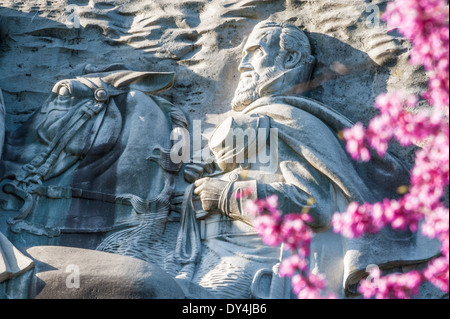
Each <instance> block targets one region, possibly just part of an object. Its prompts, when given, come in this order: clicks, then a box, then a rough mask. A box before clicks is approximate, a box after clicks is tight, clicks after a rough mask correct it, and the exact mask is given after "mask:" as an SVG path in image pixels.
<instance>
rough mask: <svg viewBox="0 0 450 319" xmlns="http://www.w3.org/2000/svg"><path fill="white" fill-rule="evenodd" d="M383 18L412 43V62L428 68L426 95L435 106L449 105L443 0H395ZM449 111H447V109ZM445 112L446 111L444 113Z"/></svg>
mask: <svg viewBox="0 0 450 319" xmlns="http://www.w3.org/2000/svg"><path fill="white" fill-rule="evenodd" d="M383 18H384V19H385V20H386V21H387V24H388V26H389V27H391V28H397V29H398V30H399V32H400V33H402V34H403V35H404V36H405V37H406V38H407V39H409V40H410V41H411V43H412V50H411V63H413V64H415V65H423V66H424V67H425V70H427V71H429V77H430V81H429V91H428V92H427V93H426V97H427V98H429V101H430V104H431V105H434V106H435V107H438V108H445V107H447V108H448V105H449V95H448V91H449V81H448V79H449V55H448V48H449V28H448V18H449V11H448V6H447V1H446V0H396V1H394V2H391V3H389V4H388V6H387V8H386V12H385V13H384V16H383ZM447 112H448V110H447ZM447 114H448V113H447Z"/></svg>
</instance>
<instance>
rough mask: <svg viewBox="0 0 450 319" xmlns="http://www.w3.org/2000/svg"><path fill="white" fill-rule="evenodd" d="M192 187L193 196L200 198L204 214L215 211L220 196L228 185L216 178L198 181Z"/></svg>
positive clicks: (217, 207)
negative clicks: (193, 187)
mask: <svg viewBox="0 0 450 319" xmlns="http://www.w3.org/2000/svg"><path fill="white" fill-rule="evenodd" d="M194 185H195V189H194V194H196V195H199V196H200V200H201V202H202V208H203V210H204V211H206V212H211V211H217V210H218V209H219V199H220V195H221V194H222V191H223V190H224V188H225V187H226V186H227V185H228V183H227V182H225V181H223V180H221V179H218V178H211V177H206V178H202V179H199V180H198V181H196V182H195V183H194Z"/></svg>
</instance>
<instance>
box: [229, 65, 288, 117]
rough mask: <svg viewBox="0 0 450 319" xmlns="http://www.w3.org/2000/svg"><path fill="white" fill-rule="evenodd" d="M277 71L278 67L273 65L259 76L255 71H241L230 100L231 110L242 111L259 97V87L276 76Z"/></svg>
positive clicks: (260, 93)
mask: <svg viewBox="0 0 450 319" xmlns="http://www.w3.org/2000/svg"><path fill="white" fill-rule="evenodd" d="M279 71H280V70H279V68H277V67H274V68H270V69H268V70H267V71H266V72H264V74H263V75H261V76H260V75H259V74H258V73H256V72H255V71H246V72H244V73H242V74H241V77H240V79H239V84H238V86H237V88H236V91H235V93H234V97H233V100H232V101H231V107H232V108H233V110H234V111H238V112H239V111H242V110H243V109H245V107H247V106H248V105H250V104H251V103H253V102H254V101H256V100H257V99H258V98H260V97H261V95H262V94H263V92H260V89H261V88H262V87H264V86H265V85H266V84H267V83H269V82H270V81H271V80H273V79H274V78H276V76H275V75H276V74H277V73H278V72H279Z"/></svg>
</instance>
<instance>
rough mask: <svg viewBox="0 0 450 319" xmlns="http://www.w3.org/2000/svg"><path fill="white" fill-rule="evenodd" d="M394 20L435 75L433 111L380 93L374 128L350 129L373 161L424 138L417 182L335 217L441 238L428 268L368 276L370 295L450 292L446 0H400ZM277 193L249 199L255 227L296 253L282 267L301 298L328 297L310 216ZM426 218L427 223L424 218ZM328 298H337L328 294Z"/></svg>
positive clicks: (338, 222) (417, 60)
mask: <svg viewBox="0 0 450 319" xmlns="http://www.w3.org/2000/svg"><path fill="white" fill-rule="evenodd" d="M383 17H384V19H385V20H387V23H388V26H390V27H391V28H397V29H398V30H399V32H400V33H402V34H403V35H404V36H405V37H406V38H407V39H409V40H410V41H411V44H412V50H411V59H410V62H411V63H412V64H414V65H423V66H424V68H425V70H426V71H427V73H428V75H429V85H428V91H427V92H425V94H424V95H423V97H424V98H425V99H427V100H428V102H429V104H430V105H431V106H432V108H431V109H423V110H416V112H414V113H412V112H408V111H407V109H408V108H409V109H414V108H416V107H417V103H418V98H417V97H415V96H405V95H403V94H401V93H390V94H383V95H380V96H379V97H378V98H377V99H376V103H375V107H376V108H378V110H379V113H380V114H379V116H377V117H375V118H373V119H372V120H371V121H370V123H369V125H368V128H367V129H366V128H364V126H363V125H362V124H361V123H357V124H356V125H354V126H353V127H352V128H349V129H346V130H344V131H343V138H344V140H345V141H346V142H347V145H346V147H347V151H348V152H349V154H351V156H352V158H353V159H355V160H362V161H369V160H370V159H371V158H372V156H373V153H371V149H373V150H375V151H376V152H377V153H378V155H379V156H384V155H385V154H386V152H387V150H388V146H389V143H390V142H391V141H392V140H393V139H396V140H397V141H399V143H400V144H401V145H403V146H408V145H412V144H417V143H420V144H424V146H423V147H422V149H420V150H419V151H418V152H417V153H416V158H415V165H414V167H413V169H412V170H411V178H410V185H409V186H408V187H407V186H404V188H405V189H406V188H407V189H406V190H405V189H404V190H402V191H401V192H399V193H400V194H403V196H402V197H401V198H399V199H396V200H391V199H384V200H383V201H382V202H379V203H373V204H369V203H364V204H358V203H351V204H350V205H349V206H348V209H347V211H346V212H344V213H336V214H335V215H334V216H333V220H332V225H333V227H334V230H335V231H336V232H340V233H341V234H342V235H343V236H346V237H360V236H362V235H364V234H365V233H369V234H372V233H377V232H378V231H380V229H382V228H383V227H385V226H386V225H391V227H393V228H394V229H399V230H405V229H407V228H409V229H410V230H412V231H418V230H419V227H420V230H421V231H422V234H424V235H426V236H428V237H430V238H437V239H439V240H440V242H441V254H442V255H441V256H440V257H438V258H434V259H433V260H432V261H430V262H429V263H428V265H427V268H426V269H424V270H423V271H417V270H414V271H411V272H408V273H405V274H390V275H386V276H384V277H382V276H381V272H380V271H379V270H378V271H376V272H372V273H371V274H370V276H369V279H367V280H362V281H361V285H360V288H359V291H360V292H361V293H362V294H363V296H364V297H365V298H410V297H411V296H413V295H415V294H417V293H418V289H419V287H420V285H421V284H422V283H423V282H424V281H429V282H431V283H432V284H434V285H435V286H437V287H439V288H440V289H441V290H442V291H444V292H448V291H449V211H448V208H447V207H446V206H445V205H444V203H443V200H442V198H443V197H444V195H445V189H446V187H448V184H449V152H448V151H449V126H448V123H449V111H448V106H449V24H448V18H449V13H448V5H447V1H446V0H394V1H391V2H390V3H389V4H388V6H387V9H386V12H385V14H384V16H383ZM277 206H278V205H277V198H276V196H271V197H269V198H267V199H266V200H257V201H256V202H252V201H248V205H247V210H248V211H252V212H253V213H254V214H255V216H258V217H257V218H256V221H255V226H256V228H257V229H258V230H259V232H260V234H261V236H262V238H263V240H264V242H265V243H267V244H269V245H273V246H277V245H280V244H283V245H285V248H286V249H290V250H291V251H292V256H291V257H288V258H286V259H284V260H283V262H282V264H281V265H280V273H281V274H282V275H284V276H289V277H292V284H293V288H294V292H295V293H296V294H297V295H298V297H299V298H322V297H324V293H323V291H324V290H325V286H326V282H325V278H323V277H322V276H321V275H316V274H312V273H310V272H309V270H308V269H309V268H308V256H309V253H310V250H309V247H310V243H311V240H312V238H313V233H312V231H311V230H310V229H309V227H308V225H307V224H308V222H310V220H309V219H310V217H308V215H306V214H288V215H282V213H281V212H280V211H278V209H277ZM421 222H422V223H421ZM327 297H333V296H332V295H328V296H327Z"/></svg>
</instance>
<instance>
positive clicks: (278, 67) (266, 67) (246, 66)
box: [231, 28, 284, 111]
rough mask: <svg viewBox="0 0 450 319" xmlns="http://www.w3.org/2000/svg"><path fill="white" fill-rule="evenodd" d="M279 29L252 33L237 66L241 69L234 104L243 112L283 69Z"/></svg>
mask: <svg viewBox="0 0 450 319" xmlns="http://www.w3.org/2000/svg"><path fill="white" fill-rule="evenodd" d="M279 42H280V31H279V30H277V29H275V28H270V29H257V30H254V31H253V32H252V34H251V35H250V37H249V39H248V41H247V43H246V45H245V47H244V50H243V58H242V60H241V63H240V65H239V67H238V69H239V72H241V77H240V79H239V84H238V86H237V88H236V91H235V94H234V98H233V100H232V102H231V106H232V108H233V110H235V111H242V110H243V109H244V108H245V107H246V106H247V105H249V104H251V103H252V102H254V101H255V100H257V99H258V98H259V97H260V96H261V93H263V92H261V89H262V88H263V87H265V86H266V84H267V83H269V82H271V81H272V80H273V79H274V78H275V77H276V76H277V75H278V74H280V73H281V72H282V71H283V70H284V69H283V65H282V61H281V60H282V57H281V56H280V52H281V49H280V46H279Z"/></svg>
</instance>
